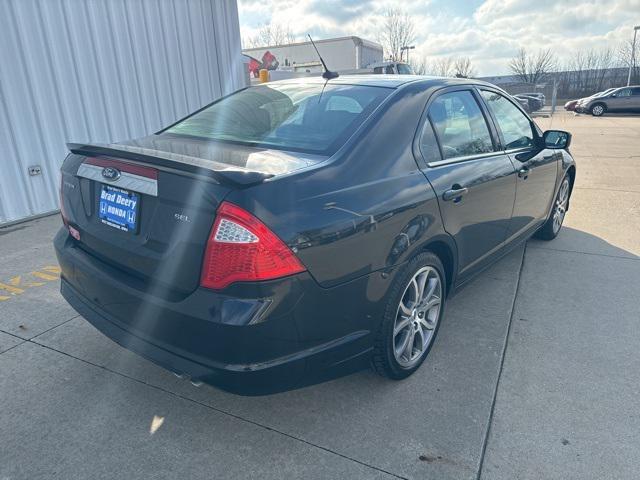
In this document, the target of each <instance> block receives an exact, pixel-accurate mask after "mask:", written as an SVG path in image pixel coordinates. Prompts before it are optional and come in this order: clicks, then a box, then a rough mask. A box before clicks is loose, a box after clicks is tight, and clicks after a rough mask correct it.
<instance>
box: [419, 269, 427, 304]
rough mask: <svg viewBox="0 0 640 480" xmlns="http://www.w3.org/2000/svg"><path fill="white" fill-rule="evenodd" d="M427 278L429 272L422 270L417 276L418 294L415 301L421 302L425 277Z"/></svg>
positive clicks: (425, 281)
mask: <svg viewBox="0 0 640 480" xmlns="http://www.w3.org/2000/svg"><path fill="white" fill-rule="evenodd" d="M428 278H429V272H428V271H427V272H424V273H423V274H421V275H420V276H419V277H418V281H417V284H418V296H417V297H416V303H420V302H422V300H424V297H423V296H424V286H425V285H426V283H427V279H428Z"/></svg>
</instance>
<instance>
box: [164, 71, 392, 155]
mask: <svg viewBox="0 0 640 480" xmlns="http://www.w3.org/2000/svg"><path fill="white" fill-rule="evenodd" d="M391 91H392V89H388V88H381V87H369V86H361V85H326V86H325V85H323V84H321V83H319V84H265V85H259V86H255V87H250V88H247V89H244V90H240V91H238V92H236V93H234V94H232V95H230V96H228V97H226V98H223V99H221V100H220V101H218V102H215V103H213V104H211V105H210V106H208V107H206V108H205V109H204V110H201V111H199V112H196V113H195V114H193V115H192V116H190V117H188V118H186V119H184V120H182V121H181V122H179V123H177V124H176V125H173V126H172V127H170V128H168V129H167V130H165V131H164V132H163V133H172V134H177V135H188V136H193V137H199V138H205V139H210V140H215V141H221V142H231V143H234V142H235V143H242V144H249V145H256V146H264V147H269V148H277V149H282V150H293V151H300V152H305V153H321V154H327V155H331V154H333V153H334V152H335V151H336V150H338V148H340V147H341V146H342V145H343V144H344V142H346V140H347V139H348V138H349V137H350V136H351V135H352V134H353V132H354V131H355V130H356V128H357V127H358V126H359V125H360V124H361V123H362V122H363V121H364V119H365V118H366V117H367V116H368V115H369V114H370V113H371V112H372V111H373V109H374V108H375V107H376V106H378V105H379V104H380V102H382V100H383V99H384V98H386V97H387V96H388V95H389V93H391Z"/></svg>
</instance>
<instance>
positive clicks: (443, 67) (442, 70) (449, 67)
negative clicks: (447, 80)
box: [433, 57, 455, 77]
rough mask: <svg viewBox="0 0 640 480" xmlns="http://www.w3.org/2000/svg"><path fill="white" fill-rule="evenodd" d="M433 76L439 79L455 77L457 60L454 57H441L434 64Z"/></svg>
mask: <svg viewBox="0 0 640 480" xmlns="http://www.w3.org/2000/svg"><path fill="white" fill-rule="evenodd" d="M433 74H434V75H436V76H438V77H453V76H454V75H455V60H454V59H453V57H440V58H438V59H437V60H436V61H435V62H434V64H433Z"/></svg>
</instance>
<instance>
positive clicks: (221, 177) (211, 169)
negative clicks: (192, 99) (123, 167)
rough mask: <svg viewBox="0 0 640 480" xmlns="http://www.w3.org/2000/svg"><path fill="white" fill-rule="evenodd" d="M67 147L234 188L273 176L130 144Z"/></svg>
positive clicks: (76, 144)
mask: <svg viewBox="0 0 640 480" xmlns="http://www.w3.org/2000/svg"><path fill="white" fill-rule="evenodd" d="M67 147H68V148H69V151H70V152H71V153H75V154H78V155H88V156H92V155H93V156H104V157H115V158H121V159H127V160H133V161H135V162H142V163H145V164H147V165H148V164H151V165H157V166H158V167H165V168H172V169H178V170H181V171H185V172H189V173H193V174H196V175H204V176H207V177H210V178H213V179H214V180H215V181H216V182H218V183H220V184H223V185H228V186H233V187H247V186H250V185H256V184H258V183H262V182H263V181H264V180H266V179H268V178H271V177H273V176H274V175H273V174H271V173H262V172H255V171H252V170H248V169H243V168H240V167H229V165H227V164H224V163H220V162H216V161H213V160H208V159H206V158H198V157H191V156H189V155H182V154H179V153H172V152H164V151H162V150H152V149H148V148H141V147H135V146H132V145H118V144H108V145H102V144H82V143H67Z"/></svg>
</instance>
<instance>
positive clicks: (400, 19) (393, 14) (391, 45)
mask: <svg viewBox="0 0 640 480" xmlns="http://www.w3.org/2000/svg"><path fill="white" fill-rule="evenodd" d="M415 38H416V35H415V26H414V24H413V19H412V18H411V17H410V16H409V15H408V14H407V13H405V12H403V11H402V10H400V9H398V8H389V9H388V10H387V11H386V12H385V13H384V24H383V26H382V31H381V32H380V35H379V40H380V42H381V43H382V46H383V47H384V49H385V51H386V53H387V57H388V58H389V59H390V60H394V61H398V60H400V55H401V53H402V50H401V48H402V47H404V46H408V45H410V44H411V43H412V42H413V41H414V40H415Z"/></svg>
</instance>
